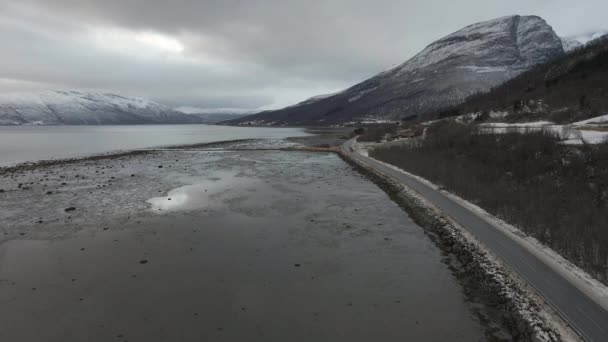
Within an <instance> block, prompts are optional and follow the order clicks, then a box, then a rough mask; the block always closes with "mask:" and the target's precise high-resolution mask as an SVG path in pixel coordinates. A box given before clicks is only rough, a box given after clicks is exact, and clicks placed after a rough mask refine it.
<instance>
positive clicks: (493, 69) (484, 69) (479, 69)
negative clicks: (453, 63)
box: [459, 65, 507, 74]
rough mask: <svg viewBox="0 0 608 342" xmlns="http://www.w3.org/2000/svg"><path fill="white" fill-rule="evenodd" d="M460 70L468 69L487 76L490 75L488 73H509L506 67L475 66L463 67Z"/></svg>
mask: <svg viewBox="0 0 608 342" xmlns="http://www.w3.org/2000/svg"><path fill="white" fill-rule="evenodd" d="M459 68H460V69H467V70H470V71H473V72H476V73H478V74H485V73H488V72H504V71H507V68H506V67H489V66H485V67H480V66H475V65H466V66H461V67H459Z"/></svg>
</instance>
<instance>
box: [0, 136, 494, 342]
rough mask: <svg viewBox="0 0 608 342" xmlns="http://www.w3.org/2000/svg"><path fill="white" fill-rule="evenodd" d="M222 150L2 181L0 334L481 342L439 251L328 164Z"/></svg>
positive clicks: (369, 190) (386, 201)
mask: <svg viewBox="0 0 608 342" xmlns="http://www.w3.org/2000/svg"><path fill="white" fill-rule="evenodd" d="M289 144H290V143H287V142H280V143H279V144H278V145H277V142H275V141H266V142H256V143H254V144H253V145H250V146H252V147H253V148H259V147H260V146H263V147H272V146H280V147H284V146H285V145H289ZM231 147H233V146H230V145H227V146H215V147H214V148H215V150H209V149H205V150H196V149H195V150H167V151H157V152H152V153H149V154H146V155H133V156H123V157H119V158H111V159H103V160H89V161H83V162H81V163H73V164H69V165H54V166H48V167H45V168H39V169H34V170H24V171H23V172H16V173H10V174H3V175H1V176H0V189H4V190H5V191H4V192H1V193H0V208H1V209H0V216H1V222H2V225H1V226H0V239H2V240H1V241H2V242H1V243H0V322H2V323H1V325H0V340H1V341H201V340H203V341H243V340H245V341H311V340H314V341H342V340H349V341H369V340H379V341H396V340H411V341H447V340H449V341H477V340H485V337H484V329H485V328H486V327H485V326H483V325H482V324H481V323H480V322H479V321H478V318H477V316H476V315H475V310H474V308H473V305H472V304H470V303H468V302H467V300H466V298H465V296H464V295H463V289H462V287H461V285H460V284H459V283H458V282H457V280H456V279H455V278H454V276H453V275H452V273H451V271H450V270H449V268H448V266H447V265H446V264H445V263H444V262H442V259H443V256H442V254H441V252H440V251H439V250H438V249H437V247H436V246H435V245H434V244H433V243H432V242H431V240H430V239H429V237H428V236H427V235H425V233H424V231H423V230H422V229H421V228H420V227H418V226H416V225H415V224H414V223H413V222H412V221H411V219H410V218H409V217H408V216H407V214H406V213H404V212H403V211H402V210H401V209H400V208H399V207H398V206H397V205H396V204H394V203H393V202H392V201H391V200H390V198H389V197H388V196H387V195H386V194H385V193H383V192H382V191H381V190H380V189H379V188H378V187H376V186H375V185H374V184H373V183H371V182H369V181H368V180H367V179H365V178H363V177H362V176H360V175H359V174H358V173H357V172H356V171H354V170H353V169H352V168H351V167H350V166H349V165H347V164H345V163H344V162H343V161H342V160H340V159H339V157H338V156H337V155H334V154H331V153H310V152H287V151H279V150H271V149H265V150H250V151H243V150H242V149H243V146H242V144H241V146H239V151H231V150H230V148H231ZM161 166H162V167H161ZM20 183H21V184H22V185H21V187H19V184H20ZM31 183H33V184H31ZM24 187H26V188H27V189H25V190H24V189H23V188H24ZM49 192H50V193H49ZM47 193H49V194H47ZM72 208H74V209H73V210H68V211H66V209H72Z"/></svg>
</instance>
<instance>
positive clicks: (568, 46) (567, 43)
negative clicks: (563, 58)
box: [561, 37, 584, 52]
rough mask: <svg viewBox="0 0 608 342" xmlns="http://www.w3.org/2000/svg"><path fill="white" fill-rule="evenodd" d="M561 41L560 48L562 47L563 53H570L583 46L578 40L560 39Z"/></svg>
mask: <svg viewBox="0 0 608 342" xmlns="http://www.w3.org/2000/svg"><path fill="white" fill-rule="evenodd" d="M561 40H562V46H563V47H564V51H565V52H569V51H572V50H574V49H576V48H579V47H581V46H583V45H584V43H583V42H581V41H580V40H578V39H575V38H569V37H562V38H561Z"/></svg>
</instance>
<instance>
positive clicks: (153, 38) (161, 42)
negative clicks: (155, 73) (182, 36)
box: [134, 32, 184, 53]
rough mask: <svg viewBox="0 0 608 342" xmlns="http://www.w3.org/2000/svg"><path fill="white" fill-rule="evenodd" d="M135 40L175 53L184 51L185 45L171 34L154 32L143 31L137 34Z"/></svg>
mask: <svg viewBox="0 0 608 342" xmlns="http://www.w3.org/2000/svg"><path fill="white" fill-rule="evenodd" d="M134 38H135V40H136V41H138V42H140V43H142V44H146V45H148V46H151V47H154V48H157V49H160V50H163V51H167V52H173V53H182V52H183V51H184V46H183V45H182V43H181V42H180V41H179V40H177V39H175V38H173V37H169V36H165V35H161V34H158V33H153V32H141V33H136V34H135V37H134Z"/></svg>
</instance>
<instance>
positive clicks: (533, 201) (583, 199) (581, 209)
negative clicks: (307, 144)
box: [371, 122, 608, 283]
mask: <svg viewBox="0 0 608 342" xmlns="http://www.w3.org/2000/svg"><path fill="white" fill-rule="evenodd" d="M371 155H372V156H373V157H374V158H377V159H380V160H383V161H385V162H388V163H391V164H393V165H396V166H398V167H400V168H402V169H404V170H407V171H409V172H412V173H414V174H417V175H420V176H422V177H424V178H426V179H429V180H430V181H432V182H434V183H436V184H438V185H440V186H442V187H445V188H446V189H448V190H450V191H452V192H454V193H455V194H457V195H459V196H461V197H463V198H465V199H467V200H469V201H471V202H473V203H475V204H477V205H479V206H480V207H482V208H484V209H485V210H487V211H488V212H490V213H492V214H494V215H496V216H498V217H500V218H502V219H504V220H505V221H507V222H509V223H511V224H514V225H516V226H518V227H520V228H521V229H522V230H524V231H525V232H526V233H528V234H530V235H532V236H534V237H536V238H537V239H539V240H540V241H541V242H543V243H545V244H547V245H548V246H550V247H551V248H553V249H554V250H556V251H557V252H559V253H560V254H562V255H563V256H564V257H566V258H567V259H569V260H571V261H572V262H574V263H575V264H577V265H579V266H580V267H582V268H583V269H586V270H587V271H589V272H591V273H592V274H594V275H595V276H596V277H597V278H598V279H600V280H601V281H603V282H604V283H607V282H608V269H607V266H608V265H607V261H608V144H600V145H587V146H580V147H574V146H567V145H561V144H559V137H557V136H555V135H554V134H551V133H548V132H544V131H531V132H527V133H526V134H523V133H520V132H516V131H512V132H507V133H506V134H488V133H484V132H481V131H479V130H478V129H477V128H476V127H475V126H467V125H460V124H455V123H451V122H440V123H438V124H435V125H433V126H431V127H429V129H428V131H427V137H426V139H424V140H420V141H419V142H418V143H417V144H413V145H411V146H406V145H400V146H392V147H386V148H379V149H376V150H374V151H372V152H371Z"/></svg>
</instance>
